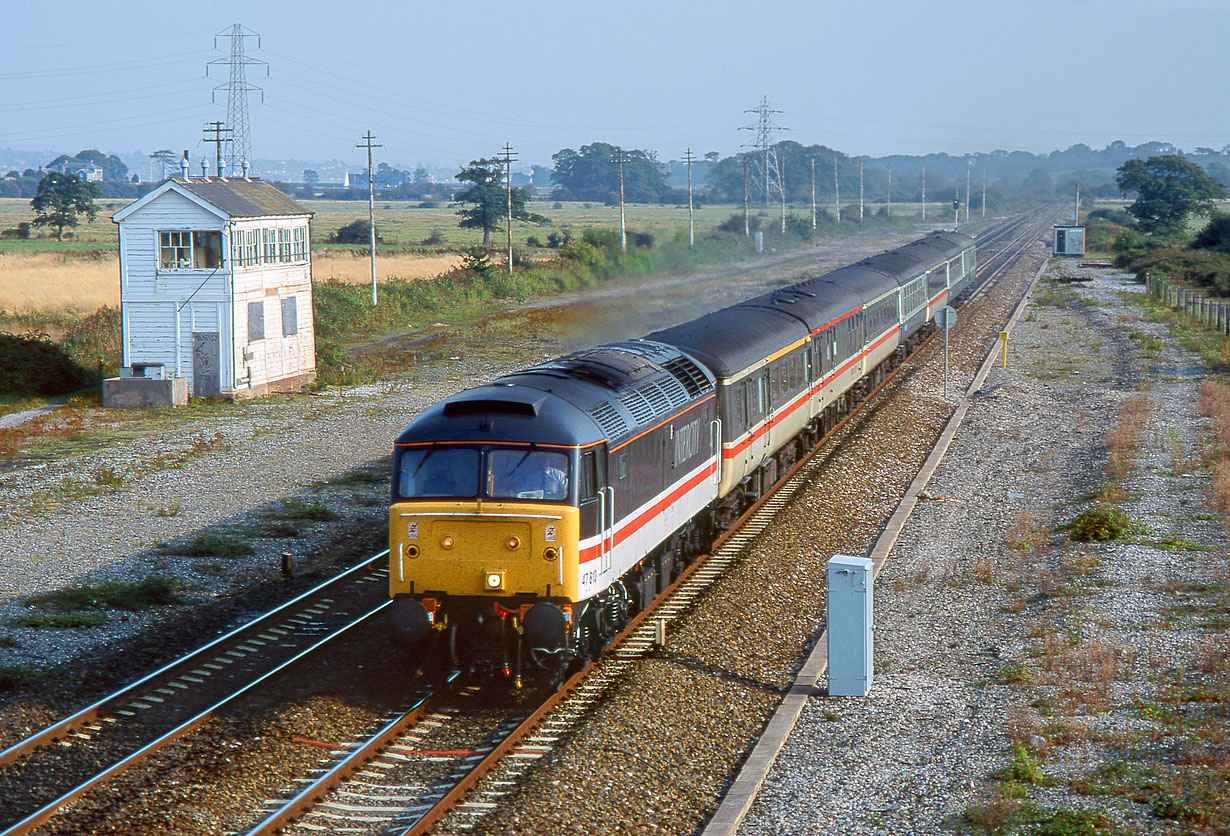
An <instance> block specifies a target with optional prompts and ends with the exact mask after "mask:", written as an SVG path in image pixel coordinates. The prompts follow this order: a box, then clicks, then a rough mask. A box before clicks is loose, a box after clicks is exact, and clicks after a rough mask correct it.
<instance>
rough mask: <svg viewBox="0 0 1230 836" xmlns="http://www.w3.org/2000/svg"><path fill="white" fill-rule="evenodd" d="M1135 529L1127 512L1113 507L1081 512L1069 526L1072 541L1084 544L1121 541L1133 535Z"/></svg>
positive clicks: (1105, 506) (1106, 506)
mask: <svg viewBox="0 0 1230 836" xmlns="http://www.w3.org/2000/svg"><path fill="white" fill-rule="evenodd" d="M1133 528H1134V526H1133V524H1132V520H1131V519H1130V518H1129V517H1128V515H1127V512H1125V511H1124V510H1123V509H1122V508H1116V507H1115V506H1113V505H1103V506H1100V507H1098V508H1089V509H1086V510H1084V511H1081V512H1080V513H1079V514H1077V515H1076V517H1075V518H1074V519H1073V520H1072V522H1071V523H1069V524H1068V526H1067V530H1068V531H1069V532H1070V534H1071V537H1072V539H1073V540H1077V541H1079V542H1082V543H1089V542H1103V541H1106V540H1121V539H1123V538H1124V537H1126V536H1128V535H1129V534H1131V533H1132V530H1133Z"/></svg>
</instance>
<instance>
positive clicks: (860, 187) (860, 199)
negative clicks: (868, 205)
mask: <svg viewBox="0 0 1230 836" xmlns="http://www.w3.org/2000/svg"><path fill="white" fill-rule="evenodd" d="M858 219H859V220H860V221H861V220H862V219H863V161H862V160H859V161H858Z"/></svg>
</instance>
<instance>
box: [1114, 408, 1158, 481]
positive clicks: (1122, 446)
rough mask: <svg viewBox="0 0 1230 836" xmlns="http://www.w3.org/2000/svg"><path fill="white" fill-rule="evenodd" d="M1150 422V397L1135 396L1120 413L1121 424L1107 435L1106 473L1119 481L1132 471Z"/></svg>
mask: <svg viewBox="0 0 1230 836" xmlns="http://www.w3.org/2000/svg"><path fill="white" fill-rule="evenodd" d="M1148 420H1149V396H1148V395H1144V394H1140V395H1133V396H1132V398H1131V399H1130V400H1128V402H1127V403H1125V404H1124V405H1123V409H1122V410H1121V411H1120V413H1119V423H1118V424H1116V425H1115V426H1114V428H1112V429H1111V431H1110V432H1108V433H1107V434H1106V449H1107V452H1108V459H1107V463H1106V472H1107V475H1108V476H1110V478H1111V479H1114V480H1119V479H1123V478H1124V477H1125V476H1127V475H1128V474H1129V473H1130V472H1131V470H1132V459H1133V458H1134V457H1135V455H1136V448H1137V446H1139V444H1140V436H1141V433H1142V432H1143V431H1144V428H1145V424H1146V423H1148Z"/></svg>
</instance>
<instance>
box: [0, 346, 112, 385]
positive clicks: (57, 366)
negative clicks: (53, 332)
mask: <svg viewBox="0 0 1230 836" xmlns="http://www.w3.org/2000/svg"><path fill="white" fill-rule="evenodd" d="M97 380H98V377H97V375H95V374H94V373H93V372H90V371H87V370H86V369H84V368H82V367H81V366H80V365H78V364H77V363H76V362H74V361H73V359H72V358H71V357H69V356H68V354H67V353H66V352H65V351H64V349H63V348H61V347H60V346H58V345H56V344H55V343H53V342H52V341H51V338H50V337H48V336H47V335H46V334H31V335H27V336H24V337H16V336H13V335H12V334H0V395H17V396H19V397H28V396H30V395H42V396H43V397H54V396H56V395H63V394H66V393H68V392H74V391H76V390H77V389H81V388H82V387H84V386H88V385H89V384H91V383H95V382H97Z"/></svg>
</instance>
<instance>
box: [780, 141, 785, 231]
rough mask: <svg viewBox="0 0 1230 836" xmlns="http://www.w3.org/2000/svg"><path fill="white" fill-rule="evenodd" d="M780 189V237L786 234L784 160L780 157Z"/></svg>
mask: <svg viewBox="0 0 1230 836" xmlns="http://www.w3.org/2000/svg"><path fill="white" fill-rule="evenodd" d="M780 183H781V188H782V235H785V234H786V158H785V157H782V166H781V179H780Z"/></svg>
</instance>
